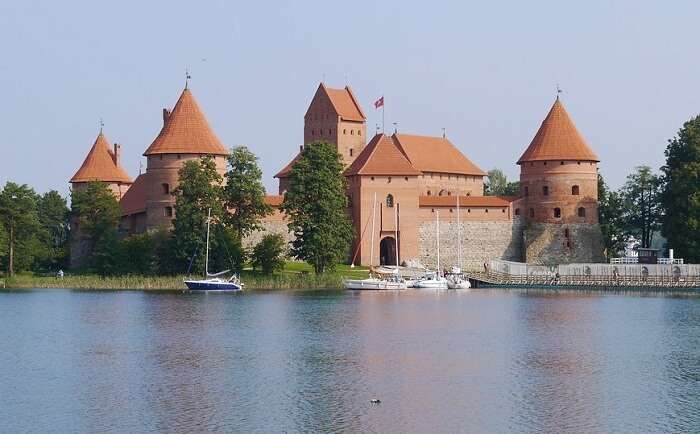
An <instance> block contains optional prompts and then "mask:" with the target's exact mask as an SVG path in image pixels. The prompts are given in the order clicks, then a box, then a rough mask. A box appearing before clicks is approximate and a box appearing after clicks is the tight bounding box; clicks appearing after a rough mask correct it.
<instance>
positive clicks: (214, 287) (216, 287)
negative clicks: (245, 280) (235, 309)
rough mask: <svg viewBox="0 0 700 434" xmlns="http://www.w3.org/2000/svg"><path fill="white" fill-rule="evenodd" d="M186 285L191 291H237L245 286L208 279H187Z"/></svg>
mask: <svg viewBox="0 0 700 434" xmlns="http://www.w3.org/2000/svg"><path fill="white" fill-rule="evenodd" d="M185 285H187V289H189V290H190V291H218V292H235V291H242V290H243V286H242V285H241V284H239V283H235V282H209V281H206V280H185Z"/></svg>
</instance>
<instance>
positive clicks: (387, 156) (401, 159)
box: [345, 134, 421, 176]
mask: <svg viewBox="0 0 700 434" xmlns="http://www.w3.org/2000/svg"><path fill="white" fill-rule="evenodd" d="M420 173H421V172H420V171H418V170H416V169H415V167H413V165H411V162H410V161H408V158H406V155H404V153H403V152H402V150H401V149H400V148H399V146H398V144H397V143H396V138H395V137H388V136H385V135H384V134H377V135H375V136H374V137H373V138H372V140H371V141H370V142H369V143H368V144H367V146H365V147H364V149H363V150H362V152H360V154H359V155H358V156H357V158H355V161H353V163H352V164H351V165H350V167H348V168H347V169H346V170H345V176H352V175H420Z"/></svg>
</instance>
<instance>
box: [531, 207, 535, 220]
mask: <svg viewBox="0 0 700 434" xmlns="http://www.w3.org/2000/svg"><path fill="white" fill-rule="evenodd" d="M533 217H535V208H530V218H533Z"/></svg>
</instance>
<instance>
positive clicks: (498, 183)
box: [484, 169, 520, 196]
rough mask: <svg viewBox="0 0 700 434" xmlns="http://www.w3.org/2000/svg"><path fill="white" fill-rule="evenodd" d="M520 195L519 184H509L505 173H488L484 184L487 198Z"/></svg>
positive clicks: (491, 171) (495, 171) (494, 171)
mask: <svg viewBox="0 0 700 434" xmlns="http://www.w3.org/2000/svg"><path fill="white" fill-rule="evenodd" d="M519 194H520V183H519V182H517V181H516V182H508V178H507V177H506V175H505V173H503V171H501V170H500V169H491V170H489V171H488V176H487V178H486V182H485V183H484V195H486V196H518V195H519Z"/></svg>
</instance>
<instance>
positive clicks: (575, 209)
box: [515, 97, 602, 264]
mask: <svg viewBox="0 0 700 434" xmlns="http://www.w3.org/2000/svg"><path fill="white" fill-rule="evenodd" d="M599 161H600V160H599V159H598V157H597V156H596V154H595V153H594V152H593V151H592V150H591V148H590V147H589V146H588V145H587V144H586V141H585V140H584V138H583V136H582V135H581V133H579V131H578V130H577V129H576V126H575V125H574V122H573V121H572V120H571V117H570V116H569V114H568V113H567V112H566V109H565V108H564V105H563V104H562V103H561V101H560V100H559V98H558V97H557V99H556V101H555V102H554V105H553V106H552V108H551V109H550V111H549V113H548V114H547V117H546V118H545V119H544V121H543V122H542V125H541V126H540V128H539V130H538V131H537V134H535V138H534V139H532V142H531V143H530V146H529V147H528V148H527V150H525V152H524V153H523V155H522V156H521V157H520V159H519V160H518V164H519V165H520V189H521V190H520V191H521V199H520V200H519V201H518V202H517V204H516V207H517V208H516V210H515V214H516V215H522V216H524V217H525V218H526V220H527V221H528V222H529V225H528V229H527V230H526V231H525V234H524V241H525V260H526V262H534V263H545V264H553V263H568V262H596V261H599V260H601V258H602V244H601V236H600V228H599V227H598V224H597V223H598V162H599Z"/></svg>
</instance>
